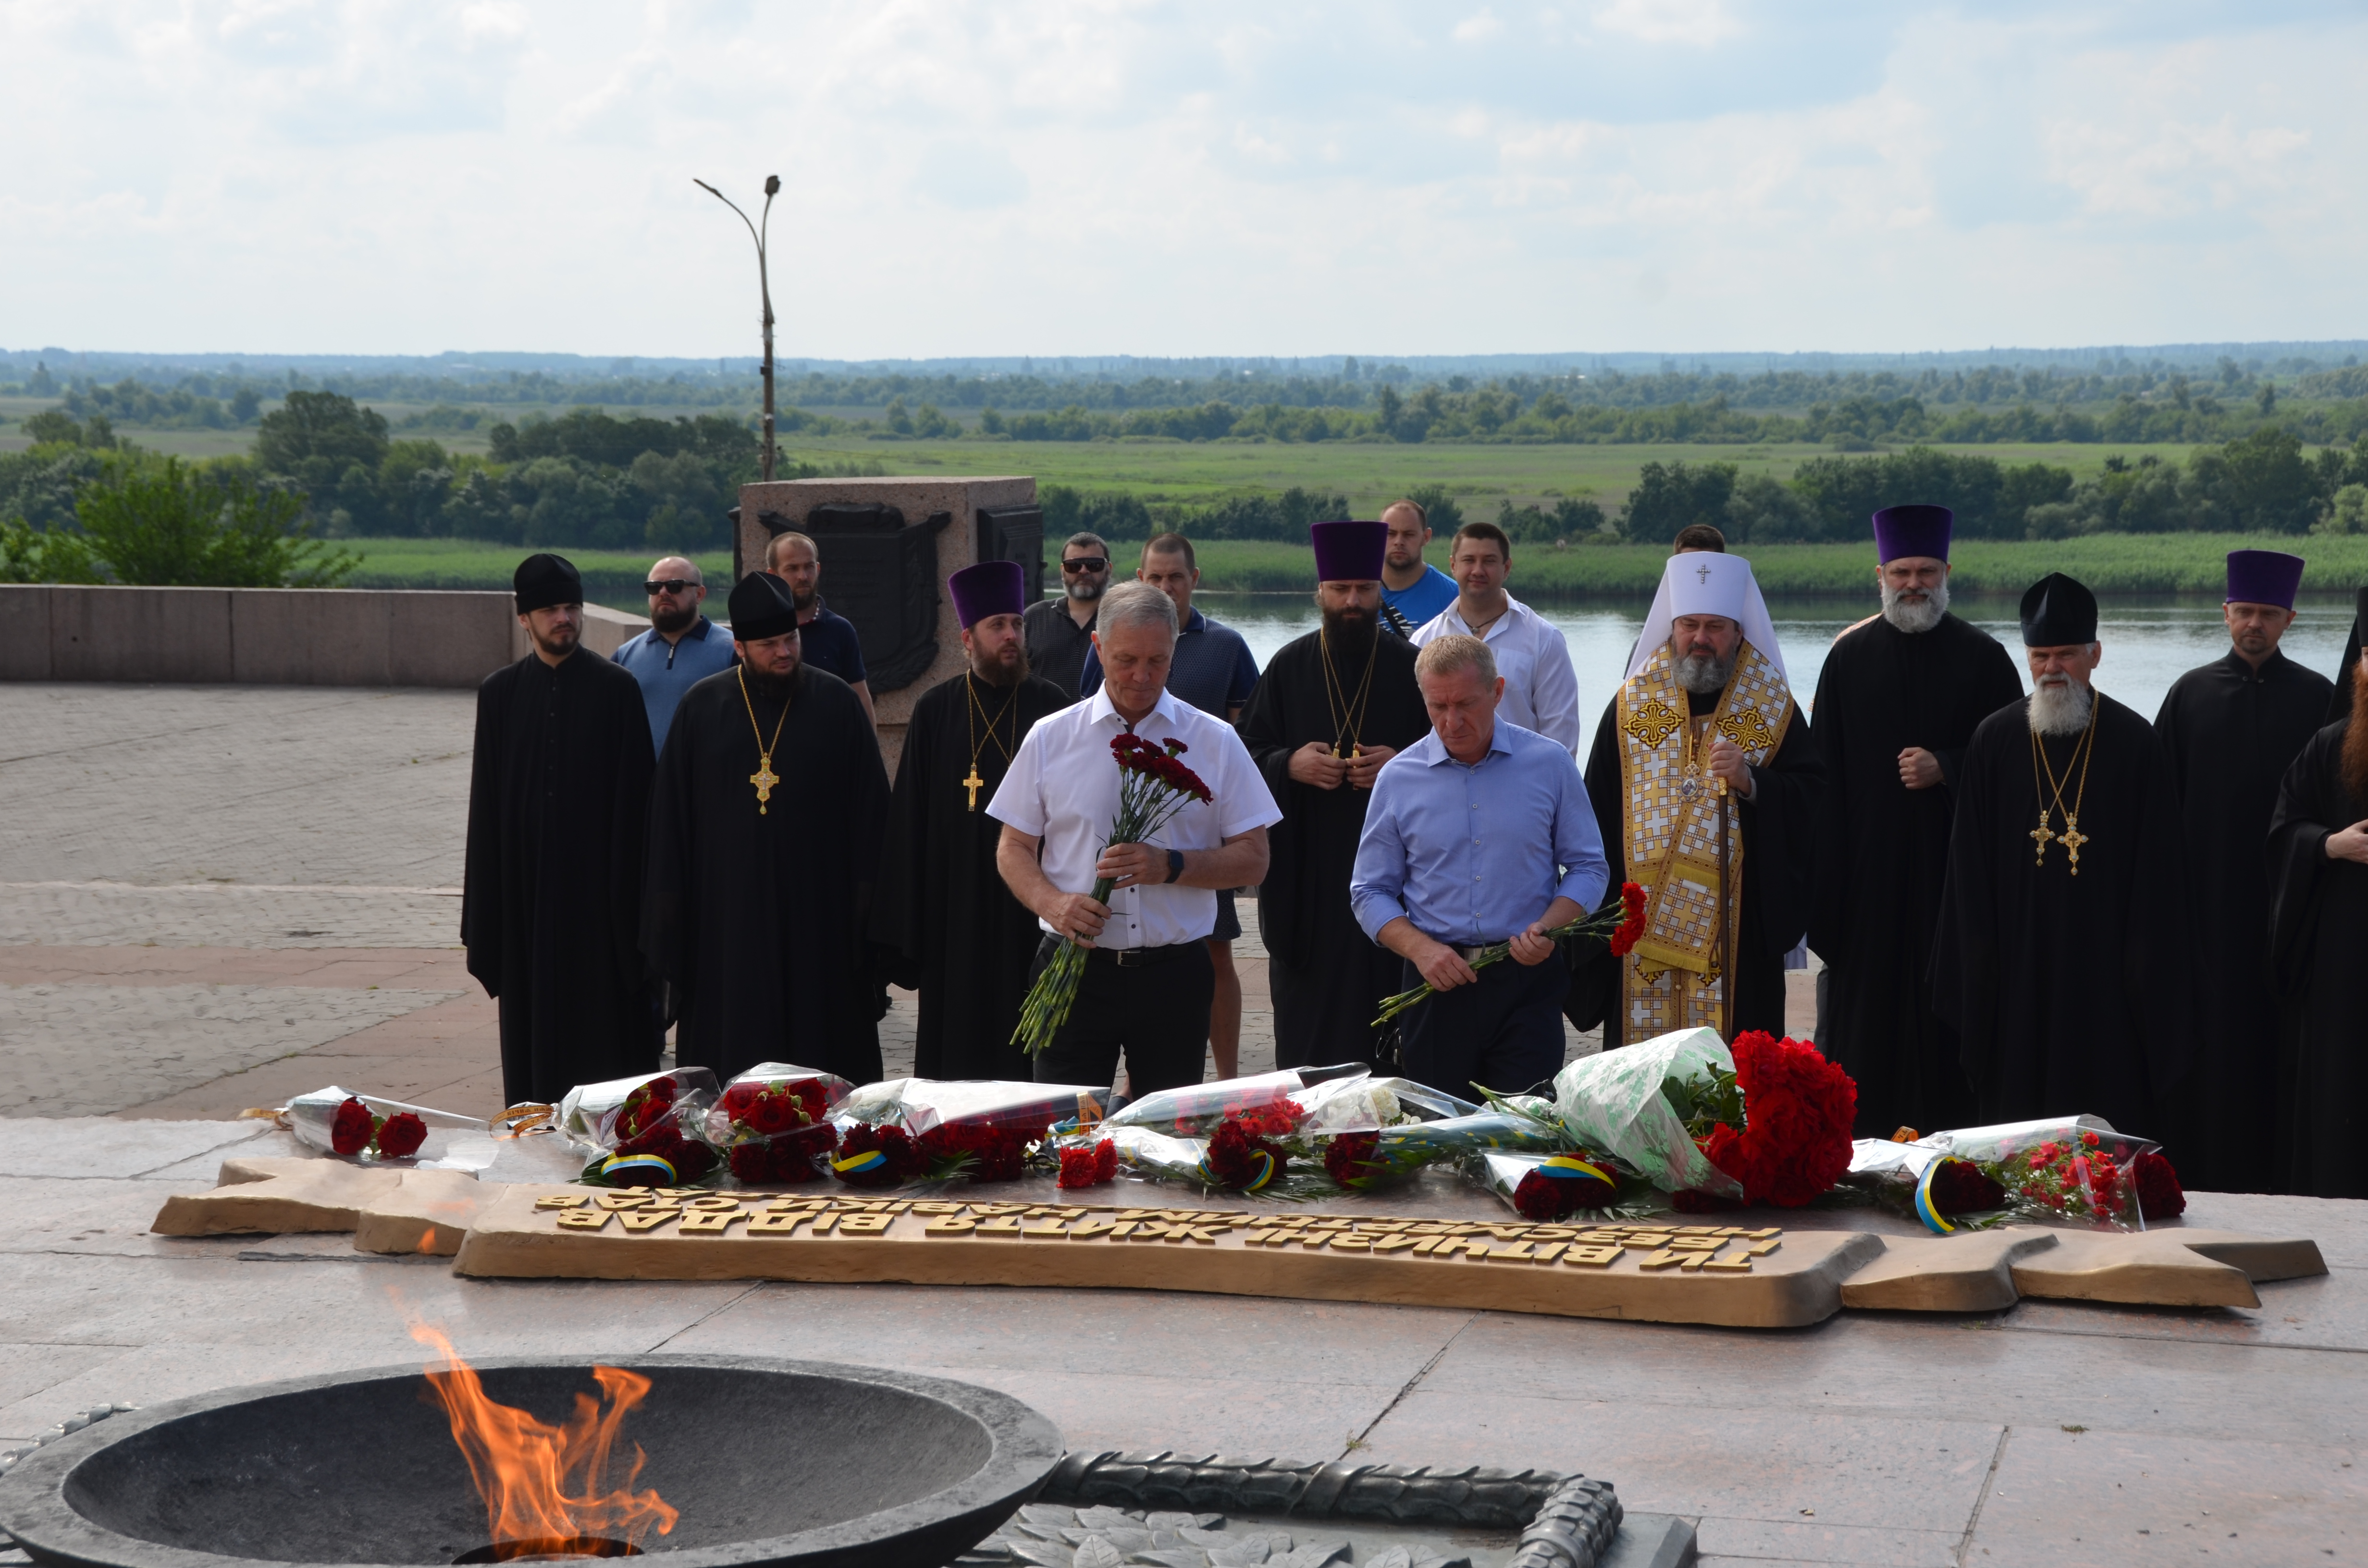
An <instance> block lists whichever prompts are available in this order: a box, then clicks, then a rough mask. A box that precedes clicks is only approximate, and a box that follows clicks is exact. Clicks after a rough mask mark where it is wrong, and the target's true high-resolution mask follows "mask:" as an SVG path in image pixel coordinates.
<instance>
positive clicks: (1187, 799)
mask: <svg viewBox="0 0 2368 1568" xmlns="http://www.w3.org/2000/svg"><path fill="white" fill-rule="evenodd" d="M1188 749H1189V748H1188V747H1187V746H1186V745H1185V744H1184V743H1183V742H1182V741H1179V740H1176V739H1174V738H1172V737H1171V738H1170V739H1169V740H1168V742H1167V745H1166V746H1165V747H1162V746H1159V745H1156V744H1153V743H1152V742H1151V741H1149V740H1146V739H1144V737H1143V736H1141V735H1138V734H1135V733H1133V732H1132V731H1125V732H1121V733H1119V734H1116V735H1113V736H1112V737H1110V756H1112V757H1114V758H1116V759H1117V762H1118V767H1119V786H1118V818H1117V820H1116V821H1114V822H1112V823H1111V824H1110V837H1108V838H1107V839H1104V840H1103V841H1102V847H1103V848H1105V849H1107V848H1109V847H1110V846H1111V845H1113V844H1149V843H1151V842H1152V840H1153V838H1154V836H1155V835H1157V833H1158V832H1159V830H1160V829H1161V828H1163V827H1166V826H1167V824H1168V822H1169V821H1170V819H1172V818H1173V817H1174V816H1175V815H1176V813H1177V812H1180V811H1182V810H1183V809H1184V808H1185V807H1186V806H1188V805H1190V803H1191V802H1192V801H1212V800H1214V799H1215V797H1214V796H1213V795H1212V794H1211V793H1210V792H1209V787H1208V786H1207V785H1206V784H1204V783H1202V782H1201V778H1200V775H1198V774H1196V773H1194V772H1193V771H1192V770H1191V769H1190V768H1189V767H1185V766H1184V765H1183V764H1182V763H1180V762H1178V761H1177V760H1176V759H1177V758H1178V756H1182V755H1183V754H1184V753H1185V751H1187V750H1188ZM1096 858H1097V859H1099V858H1100V857H1099V856H1097V857H1096ZM1111 882H1112V879H1110V878H1109V877H1103V878H1100V879H1099V880H1097V881H1095V883H1094V898H1095V900H1096V901H1097V902H1099V903H1109V902H1110V886H1111ZM1085 973H1086V949H1083V948H1081V947H1079V946H1078V945H1077V944H1076V941H1075V939H1074V938H1072V937H1069V936H1067V935H1064V936H1063V937H1062V940H1061V944H1060V946H1059V947H1057V948H1055V949H1053V961H1052V962H1050V963H1048V964H1046V965H1045V966H1044V969H1043V972H1042V973H1041V974H1039V975H1037V977H1036V983H1035V984H1033V985H1031V986H1030V987H1029V988H1028V998H1027V1000H1026V1001H1024V1002H1022V1003H1021V1004H1020V1006H1019V1028H1017V1029H1015V1030H1013V1031H1012V1035H1011V1040H1012V1043H1013V1044H1014V1045H1019V1046H1023V1047H1025V1048H1026V1049H1027V1051H1028V1053H1029V1054H1030V1055H1031V1056H1034V1055H1038V1054H1041V1053H1042V1051H1043V1050H1044V1049H1045V1047H1047V1046H1049V1045H1051V1044H1052V1043H1053V1036H1054V1035H1056V1034H1059V1033H1060V1032H1061V1026H1062V1025H1063V1024H1064V1023H1066V1022H1067V1021H1068V1018H1069V1008H1070V1007H1071V1006H1073V1005H1074V1004H1075V1003H1076V999H1077V985H1078V983H1080V982H1081V981H1082V980H1083V979H1084V978H1085Z"/></svg>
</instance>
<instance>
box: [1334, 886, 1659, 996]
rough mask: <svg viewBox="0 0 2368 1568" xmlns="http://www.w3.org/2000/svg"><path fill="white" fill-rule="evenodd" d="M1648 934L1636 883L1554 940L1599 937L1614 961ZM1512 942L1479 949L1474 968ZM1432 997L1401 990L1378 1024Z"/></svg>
mask: <svg viewBox="0 0 2368 1568" xmlns="http://www.w3.org/2000/svg"><path fill="white" fill-rule="evenodd" d="M1644 934H1645V890H1644V889H1643V888H1641V887H1638V886H1637V885H1636V884H1635V883H1634V882H1622V883H1621V884H1620V891H1619V892H1617V893H1616V894H1614V895H1612V896H1611V897H1610V898H1607V899H1605V900H1604V901H1603V903H1601V904H1600V905H1599V906H1598V907H1597V909H1596V911H1595V913H1594V914H1592V915H1581V916H1579V918H1577V920H1574V921H1572V922H1571V923H1570V924H1569V925H1567V926H1556V927H1555V928H1554V931H1553V932H1551V933H1550V935H1553V936H1554V937H1600V938H1601V939H1602V940H1603V941H1604V942H1605V943H1607V944H1609V945H1610V947H1611V953H1612V956H1613V957H1614V958H1625V957H1626V956H1627V955H1628V949H1631V948H1633V947H1634V946H1635V945H1636V939H1637V938H1638V937H1642V936H1643V935H1644ZM1512 951H1513V945H1512V944H1511V943H1510V942H1494V943H1491V944H1489V945H1488V946H1487V947H1485V948H1483V949H1480V951H1479V953H1478V954H1477V955H1476V956H1474V959H1473V960H1472V967H1473V968H1474V969H1475V970H1476V969H1480V968H1482V967H1484V966H1485V965H1487V964H1492V963H1496V962H1497V961H1499V960H1503V959H1506V958H1509V957H1510V956H1511V955H1512ZM1430 997H1431V989H1430V983H1429V981H1425V982H1423V983H1421V984H1420V985H1417V986H1416V987H1415V988H1414V989H1413V990H1411V991H1401V992H1399V993H1398V994H1396V995H1395V996H1384V997H1383V998H1382V1016H1381V1017H1378V1018H1375V1019H1374V1020H1373V1022H1374V1023H1376V1024H1385V1023H1388V1022H1389V1021H1390V1020H1391V1019H1392V1018H1395V1017H1397V1016H1398V1015H1399V1014H1400V1013H1403V1012H1405V1011H1406V1009H1407V1008H1409V1007H1412V1006H1416V1005H1417V1003H1421V1002H1427V1001H1429V999H1430Z"/></svg>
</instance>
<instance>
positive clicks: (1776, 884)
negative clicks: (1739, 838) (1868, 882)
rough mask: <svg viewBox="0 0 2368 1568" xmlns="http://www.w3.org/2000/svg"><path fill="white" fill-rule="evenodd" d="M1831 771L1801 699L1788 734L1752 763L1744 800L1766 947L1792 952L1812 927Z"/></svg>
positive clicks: (1749, 871) (1748, 855)
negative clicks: (1820, 828) (1822, 811)
mask: <svg viewBox="0 0 2368 1568" xmlns="http://www.w3.org/2000/svg"><path fill="white" fill-rule="evenodd" d="M1825 777H1826V769H1825V761H1824V758H1822V757H1821V756H1818V754H1817V745H1816V736H1815V734H1814V733H1812V729H1811V726H1810V723H1809V716H1808V715H1807V714H1806V713H1804V712H1803V711H1802V710H1801V709H1800V707H1799V705H1798V704H1795V705H1794V707H1793V720H1792V722H1791V723H1789V724H1787V725H1786V726H1785V728H1784V738H1783V739H1782V740H1781V741H1779V742H1778V743H1777V744H1776V750H1775V751H1774V752H1773V753H1772V754H1770V756H1769V758H1768V760H1767V761H1766V762H1765V763H1762V764H1760V765H1759V766H1757V767H1753V768H1752V770H1751V786H1752V790H1751V799H1749V800H1748V801H1742V802H1741V803H1740V806H1739V810H1740V812H1741V815H1742V819H1743V838H1744V861H1743V865H1744V881H1745V885H1746V887H1747V889H1748V892H1749V897H1750V899H1751V901H1752V903H1753V904H1754V905H1756V906H1757V909H1756V913H1757V914H1758V915H1759V947H1760V951H1761V952H1762V953H1763V954H1770V953H1772V954H1779V955H1781V954H1783V953H1788V952H1791V951H1792V950H1793V948H1794V947H1795V946H1796V945H1797V944H1798V943H1799V942H1800V940H1801V935H1802V933H1803V932H1804V931H1806V930H1807V929H1808V926H1809V903H1810V898H1811V895H1812V893H1813V892H1814V891H1815V889H1816V846H1817V822H1816V812H1817V811H1818V809H1819V807H1820V806H1821V805H1822V804H1823V803H1824V783H1825Z"/></svg>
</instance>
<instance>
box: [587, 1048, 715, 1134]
mask: <svg viewBox="0 0 2368 1568" xmlns="http://www.w3.org/2000/svg"><path fill="white" fill-rule="evenodd" d="M660 1078H665V1079H668V1080H670V1081H671V1083H672V1085H673V1087H674V1091H675V1095H674V1097H675V1099H676V1101H677V1103H679V1102H682V1101H686V1100H688V1101H693V1102H696V1103H697V1104H698V1105H699V1106H700V1108H702V1109H704V1108H706V1107H708V1106H711V1105H713V1104H714V1103H715V1101H716V1098H717V1096H719V1094H720V1093H721V1092H722V1091H721V1090H719V1089H718V1088H717V1086H716V1083H715V1074H714V1073H713V1072H712V1071H711V1070H709V1069H708V1068H705V1067H675V1068H669V1069H668V1070H667V1071H666V1072H664V1073H638V1074H634V1075H633V1076H632V1077H630V1078H610V1079H609V1080H607V1081H606V1082H603V1083H598V1084H578V1085H576V1086H575V1087H574V1088H572V1089H570V1090H568V1091H567V1093H566V1095H565V1096H564V1097H563V1098H562V1099H561V1100H560V1102H559V1112H558V1114H557V1115H556V1116H555V1117H553V1118H552V1122H553V1124H554V1125H556V1126H557V1127H558V1129H559V1131H560V1133H561V1134H562V1136H564V1137H565V1138H567V1139H569V1140H571V1141H572V1142H576V1143H580V1144H582V1145H583V1146H584V1147H585V1148H587V1149H606V1150H613V1149H615V1148H616V1146H617V1143H616V1138H615V1135H614V1129H615V1125H616V1118H617V1113H618V1112H619V1111H620V1110H621V1109H623V1108H624V1104H625V1101H626V1100H627V1099H628V1098H630V1097H631V1096H632V1093H633V1091H634V1090H635V1089H638V1088H640V1087H641V1086H642V1085H644V1084H654V1083H655V1082H656V1081H657V1080H659V1079H660Z"/></svg>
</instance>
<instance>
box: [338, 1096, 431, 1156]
mask: <svg viewBox="0 0 2368 1568" xmlns="http://www.w3.org/2000/svg"><path fill="white" fill-rule="evenodd" d="M425 1142H427V1123H426V1122H424V1121H422V1120H420V1119H419V1118H418V1117H416V1116H415V1115H413V1114H412V1113H411V1112H409V1111H407V1110H403V1111H397V1112H395V1113H394V1114H393V1115H392V1116H374V1115H372V1114H371V1112H370V1106H369V1104H368V1102H366V1101H364V1100H362V1099H361V1098H359V1096H351V1095H348V1096H347V1097H346V1098H345V1099H344V1100H343V1101H341V1102H339V1104H338V1106H337V1111H336V1119H335V1120H333V1121H332V1122H331V1123H330V1124H329V1147H330V1149H331V1150H333V1151H334V1152H336V1153H340V1154H377V1155H379V1156H380V1157H381V1158H382V1159H389V1160H405V1159H409V1158H410V1157H411V1156H412V1155H414V1154H416V1153H419V1146H420V1145H421V1144H422V1143H425Z"/></svg>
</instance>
